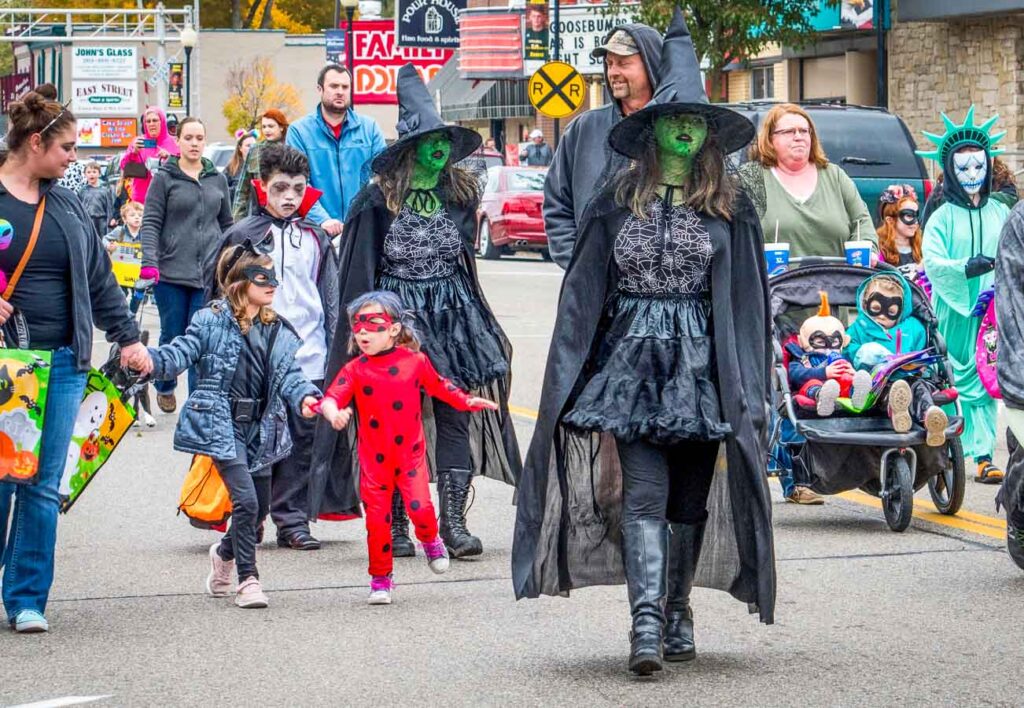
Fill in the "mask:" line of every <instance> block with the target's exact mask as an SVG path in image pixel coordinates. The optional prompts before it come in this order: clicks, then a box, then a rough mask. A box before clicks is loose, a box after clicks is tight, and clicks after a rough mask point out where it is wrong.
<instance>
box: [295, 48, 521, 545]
mask: <svg viewBox="0 0 1024 708" xmlns="http://www.w3.org/2000/svg"><path fill="white" fill-rule="evenodd" d="M398 104H399V108H398V125H397V128H398V140H396V141H395V142H394V143H393V144H392V145H391V146H389V147H388V148H387V149H386V150H385V151H384V152H382V153H381V154H380V155H378V156H377V157H376V158H375V159H374V161H373V165H372V166H373V171H374V173H375V179H374V180H373V181H372V182H371V183H370V184H368V185H367V186H366V187H365V188H363V190H362V191H361V192H360V193H359V194H358V195H356V197H355V199H354V200H353V202H352V207H351V208H350V210H349V214H348V218H347V220H346V222H345V231H344V233H345V238H344V244H343V246H342V251H341V265H340V268H341V270H340V278H341V283H342V299H341V301H342V305H343V306H344V305H347V304H348V303H350V302H352V300H353V299H355V298H356V297H358V296H359V295H363V294H364V293H367V292H370V291H373V290H389V291H392V292H394V293H396V294H397V295H398V296H399V297H400V298H401V300H402V302H403V304H404V305H405V307H407V308H408V309H409V312H410V314H411V315H412V317H413V320H414V323H415V327H416V330H417V332H418V334H419V338H420V341H421V342H422V350H423V351H424V353H426V355H427V356H428V357H429V358H430V360H431V362H433V364H434V366H435V367H436V369H437V371H438V372H439V373H440V374H441V375H442V376H444V377H447V378H449V379H451V380H452V382H454V383H455V385H457V386H459V387H460V388H462V389H464V390H468V391H472V392H473V395H476V396H480V397H483V398H487V399H490V400H492V401H496V402H497V403H498V404H499V409H498V410H497V411H484V412H482V413H475V414H473V415H472V417H470V414H468V413H465V412H460V411H456V410H455V409H454V408H452V407H450V406H448V405H447V404H444V403H441V402H440V401H436V400H435V401H433V402H432V404H431V403H425V408H424V421H423V423H424V427H425V429H426V439H427V441H428V446H429V445H430V444H431V441H433V442H434V449H433V450H428V451H427V452H428V456H429V460H430V462H431V469H432V470H433V471H434V473H435V475H436V478H437V486H438V496H439V501H440V507H441V526H440V531H441V537H442V539H443V540H444V542H445V545H446V546H447V547H448V550H449V552H450V553H451V555H452V556H453V557H455V558H460V557H464V556H471V555H478V554H480V553H481V552H482V550H483V547H482V544H481V542H480V539H479V538H477V537H476V536H473V535H472V534H470V533H469V531H468V530H467V528H466V518H465V513H466V508H465V507H466V501H467V496H468V494H469V488H470V485H471V482H472V478H473V476H474V474H483V475H486V476H488V477H491V478H493V479H499V480H501V481H504V482H506V483H508V484H514V483H515V480H516V479H517V478H518V476H519V472H520V469H521V465H522V463H521V461H520V457H519V447H518V443H517V442H516V438H515V431H514V429H513V427H512V420H511V418H510V417H509V412H508V391H509V385H510V376H511V370H512V367H511V360H512V347H511V345H510V344H509V342H508V339H507V338H506V337H505V334H504V332H502V330H501V327H500V326H499V325H498V322H497V320H496V319H495V317H494V314H493V313H492V312H491V309H490V307H489V306H488V304H487V301H486V300H485V299H484V295H483V291H482V290H481V288H480V283H479V281H478V280H477V275H476V266H475V260H474V256H473V250H472V249H473V240H474V237H475V231H476V211H477V206H478V205H479V202H480V196H479V193H478V189H479V188H478V182H477V180H476V178H475V177H474V176H472V175H471V174H469V173H468V172H466V171H464V170H462V169H460V168H459V167H456V166H455V163H457V162H458V161H459V160H462V159H463V158H465V157H466V156H468V155H469V154H470V153H472V152H474V151H475V150H476V149H477V148H479V147H480V143H481V138H480V135H479V134H478V133H476V132H475V131H472V130H469V129H467V128H462V127H460V126H454V125H446V124H445V123H444V122H443V121H442V120H441V117H440V116H439V115H438V113H437V110H436V108H435V106H434V101H433V100H432V99H431V97H430V94H429V92H428V91H427V87H426V86H425V85H424V84H423V81H422V79H421V78H420V75H419V72H418V71H417V70H416V68H415V67H414V66H413V65H412V64H406V65H405V66H403V67H402V68H401V69H400V70H399V72H398ZM350 333H351V323H349V322H348V321H347V320H346V318H344V317H340V318H338V330H337V332H336V334H335V336H334V339H333V342H332V352H331V357H330V360H329V362H328V374H329V376H331V377H333V376H335V375H337V372H338V371H339V370H340V368H341V367H342V366H343V365H344V364H345V363H346V362H347V360H348V359H349V358H350V357H351V354H350V353H349V352H348V349H347V347H348V342H349V339H350ZM428 400H429V399H428ZM349 483H352V480H349ZM314 498H315V497H314ZM314 512H315V509H314ZM392 517H393V521H392V536H393V542H392V544H391V545H392V549H393V552H394V554H395V555H399V556H411V555H414V554H415V550H414V547H413V544H412V541H411V539H410V537H409V535H408V519H407V517H406V514H405V510H404V509H403V505H402V499H401V496H400V495H399V494H398V493H397V492H396V493H395V499H394V504H393V514H392Z"/></svg>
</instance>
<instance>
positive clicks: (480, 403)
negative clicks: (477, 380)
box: [466, 396, 498, 411]
mask: <svg viewBox="0 0 1024 708" xmlns="http://www.w3.org/2000/svg"><path fill="white" fill-rule="evenodd" d="M466 403H467V404H468V405H469V407H470V408H472V409H473V410H475V411H479V410H484V409H487V410H491V411H496V410H498V404H497V403H495V402H494V401H489V400H487V399H486V398H479V397H477V396H471V397H470V398H469V400H467V401H466Z"/></svg>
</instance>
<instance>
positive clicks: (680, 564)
mask: <svg viewBox="0 0 1024 708" xmlns="http://www.w3.org/2000/svg"><path fill="white" fill-rule="evenodd" d="M669 534H670V535H669V541H668V599H667V600H666V602H665V620H666V624H665V661H690V660H691V659H693V658H694V657H695V656H697V650H696V648H695V647H694V644H693V609H692V608H691V607H690V591H691V590H693V576H694V574H695V573H696V570H697V561H698V559H699V558H700V548H701V544H702V543H703V542H704V522H701V523H699V524H669Z"/></svg>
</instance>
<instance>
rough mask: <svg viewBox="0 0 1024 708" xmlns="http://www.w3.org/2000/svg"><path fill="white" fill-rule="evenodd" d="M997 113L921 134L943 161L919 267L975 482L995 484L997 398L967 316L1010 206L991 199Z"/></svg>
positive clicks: (989, 273) (984, 287)
mask: <svg viewBox="0 0 1024 708" xmlns="http://www.w3.org/2000/svg"><path fill="white" fill-rule="evenodd" d="M997 119H998V116H992V118H990V119H989V120H987V121H985V122H984V123H983V124H981V125H975V124H974V106H971V108H970V109H969V110H968V111H967V116H966V117H965V118H964V122H963V123H962V124H960V125H957V124H956V123H954V122H953V121H952V120H950V119H949V117H948V116H946V114H942V121H943V123H944V124H945V127H946V132H945V134H943V135H935V134H933V133H927V132H926V133H925V134H924V135H925V137H927V138H928V139H929V140H930V141H931V142H933V143H934V144H935V146H936V147H935V149H934V150H930V151H924V150H919V151H918V154H919V155H920V156H922V157H928V158H931V159H933V160H935V161H936V162H938V163H939V164H940V165H941V166H942V170H943V174H944V177H943V189H944V190H945V196H946V202H945V203H944V204H943V205H942V206H940V207H939V208H938V209H937V210H936V211H935V213H934V214H933V215H932V216H931V218H930V219H929V220H928V223H927V225H926V226H925V231H924V243H923V251H924V267H925V272H926V273H927V275H928V279H929V280H930V281H931V284H932V305H933V307H934V309H935V314H936V317H937V318H938V330H939V333H940V334H941V335H942V336H943V338H944V339H945V340H946V346H947V347H948V349H949V354H948V356H949V360H950V363H951V364H952V367H953V375H954V379H955V381H956V387H957V390H958V391H959V393H960V403H961V405H962V407H963V415H964V421H965V423H964V432H963V435H962V437H961V438H960V439H961V440H962V441H963V446H964V453H965V455H966V456H967V457H972V458H974V461H975V463H976V464H977V465H978V476H977V477H975V481H977V482H984V483H995V484H998V483H999V482H1000V481H1002V477H1003V474H1002V471H1001V470H1000V469H999V468H998V467H996V466H995V465H994V464H992V451H993V448H994V447H995V437H996V402H995V400H994V399H993V398H992V397H991V396H990V395H989V393H988V391H986V389H985V387H984V386H983V385H982V382H981V379H980V378H979V376H978V368H977V364H976V363H975V349H976V347H977V340H978V329H979V327H980V325H981V317H978V316H975V315H974V314H972V311H973V310H974V309H975V306H976V305H977V304H978V297H979V295H981V294H982V293H985V292H986V291H988V290H990V289H991V288H992V285H993V280H994V275H993V269H994V268H995V255H996V250H997V248H998V245H999V233H1000V231H1001V230H1002V227H1003V223H1004V222H1005V221H1006V219H1007V217H1008V216H1009V213H1010V210H1009V209H1008V208H1007V207H1006V205H1004V204H1002V203H1000V202H998V201H996V200H995V199H990V198H989V197H990V192H991V187H992V157H993V155H996V154H998V153H1001V152H1003V149H1002V148H997V147H995V143H996V142H998V141H999V140H1000V139H1001V138H1002V137H1003V136H1004V135H1006V133H1005V132H1002V133H996V134H992V132H991V129H992V126H993V125H994V124H995V122H996V120H997Z"/></svg>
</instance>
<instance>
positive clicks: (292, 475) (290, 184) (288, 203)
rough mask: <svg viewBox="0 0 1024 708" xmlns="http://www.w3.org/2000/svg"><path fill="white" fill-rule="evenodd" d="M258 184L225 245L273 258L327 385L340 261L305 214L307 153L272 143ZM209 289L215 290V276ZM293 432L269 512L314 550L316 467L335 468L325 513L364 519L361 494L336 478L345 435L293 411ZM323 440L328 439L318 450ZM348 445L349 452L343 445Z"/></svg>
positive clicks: (288, 313) (285, 310) (309, 361)
mask: <svg viewBox="0 0 1024 708" xmlns="http://www.w3.org/2000/svg"><path fill="white" fill-rule="evenodd" d="M252 186H253V188H254V190H255V195H256V198H257V202H258V205H259V208H258V210H257V211H256V213H254V214H253V215H251V216H248V217H246V218H244V219H242V220H241V221H239V222H238V223H237V224H235V225H234V226H233V227H231V228H230V229H228V231H227V233H226V234H225V235H224V243H223V245H222V247H221V248H222V250H223V249H224V248H227V247H230V246H237V245H240V244H244V243H246V242H248V243H250V244H251V245H252V248H253V249H254V250H256V251H257V252H259V253H263V254H267V255H269V256H270V257H271V258H272V259H273V260H274V266H275V269H276V271H277V273H278V278H279V280H280V281H281V284H280V286H279V288H278V292H277V296H276V298H275V299H274V310H275V311H276V312H277V313H278V314H280V315H281V316H282V317H285V318H286V319H287V320H288V322H289V323H290V324H291V325H292V326H293V327H294V328H295V330H296V331H297V332H298V334H299V336H300V337H301V338H302V346H301V347H299V351H298V353H297V354H296V360H297V362H298V364H299V366H300V367H301V368H302V372H303V374H305V375H306V377H307V378H308V379H309V380H310V381H312V382H313V383H314V384H315V385H316V386H317V387H318V388H320V390H323V383H324V373H325V369H326V366H327V355H328V352H329V351H330V343H331V336H332V335H333V334H334V330H335V326H336V322H337V319H338V305H339V300H340V295H339V290H338V261H337V258H336V257H335V254H334V249H333V248H332V247H331V241H330V239H329V238H327V236H326V235H325V234H324V232H323V231H321V230H320V228H319V227H318V226H316V225H315V224H312V223H310V222H308V221H306V219H305V216H306V213H307V211H308V210H309V209H310V207H312V205H313V204H315V203H316V200H317V199H318V198H319V196H320V192H319V191H318V190H316V189H313V188H312V187H310V186H309V162H308V160H307V159H306V156H305V155H303V154H302V153H301V152H299V151H298V150H296V149H295V148H293V147H289V146H287V145H284V144H283V143H269V144H268V145H267V146H266V147H265V148H264V149H263V152H262V153H260V174H259V178H258V179H255V180H253V183H252ZM210 290H211V296H212V295H213V294H214V293H213V279H212V274H211V278H210ZM289 431H290V432H291V436H292V440H293V442H294V446H293V452H292V454H291V455H290V456H289V457H288V458H287V459H285V460H282V461H281V462H279V463H278V464H276V465H275V466H274V470H273V483H272V486H271V490H272V492H271V504H270V515H271V518H272V519H273V521H274V525H275V526H276V527H277V543H278V545H279V546H281V547H287V548H293V549H296V550H304V551H308V550H316V549H317V548H319V547H320V542H319V541H318V540H317V539H316V538H314V537H313V536H312V535H310V532H309V520H310V517H311V514H310V508H309V506H310V501H309V496H310V492H309V481H310V475H311V471H310V470H311V468H312V469H316V468H317V467H318V466H319V467H324V468H325V469H327V470H329V472H327V473H326V474H325V475H324V476H325V477H329V478H330V479H331V484H330V485H329V486H328V489H327V492H326V500H324V501H322V503H321V504H320V506H319V508H320V514H321V517H320V518H326V519H335V520H341V519H348V518H354V517H358V516H359V498H358V495H357V494H356V493H355V490H354V489H352V488H351V487H350V486H348V485H344V484H338V479H339V478H340V477H341V470H342V469H343V466H344V460H345V457H344V455H340V456H339V455H334V454H333V453H334V443H335V442H336V440H337V439H338V438H339V435H338V433H337V432H335V431H334V429H333V428H331V426H330V425H328V424H327V423H326V422H324V421H322V420H309V419H305V418H301V417H297V416H289ZM318 439H320V440H326V441H327V442H322V443H321V447H320V448H318V447H317V445H316V441H317V440H318ZM318 449H320V450H323V449H329V450H330V453H324V452H320V453H319V454H318V453H317V450H318ZM342 449H343V451H344V450H347V448H346V447H344V446H343V447H342ZM313 518H316V517H313Z"/></svg>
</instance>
